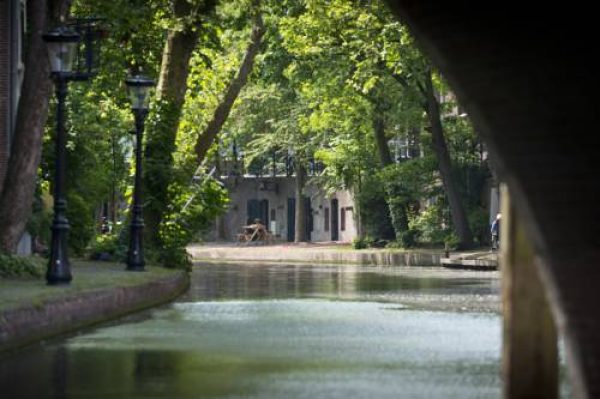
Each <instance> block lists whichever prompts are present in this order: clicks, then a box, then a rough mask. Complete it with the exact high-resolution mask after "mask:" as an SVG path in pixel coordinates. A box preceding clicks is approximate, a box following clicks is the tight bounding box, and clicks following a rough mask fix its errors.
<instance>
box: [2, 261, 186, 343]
mask: <svg viewBox="0 0 600 399" xmlns="http://www.w3.org/2000/svg"><path fill="white" fill-rule="evenodd" d="M188 287H189V276H188V274H187V273H186V272H183V271H181V272H179V273H176V274H175V275H173V276H169V277H165V278H163V279H160V280H155V281H152V282H149V283H145V284H142V285H138V286H129V287H115V288H109V289H101V290H96V291H90V292H83V293H78V294H74V295H70V296H66V297H62V298H58V299H52V300H48V301H47V302H46V303H42V304H36V305H27V306H21V307H18V308H14V309H8V310H6V311H3V312H2V313H0V351H1V350H6V349H11V348H16V347H19V346H22V345H26V344H28V343H31V342H34V341H37V340H40V339H44V338H48V337H51V336H54V335H58V334H62V333H66V332H69V331H73V330H77V329H80V328H82V327H85V326H89V325H92V324H95V323H99V322H103V321H107V320H110V319H114V318H117V317H120V316H124V315H126V314H128V313H132V312H135V311H138V310H142V309H145V308H148V307H152V306H156V305H159V304H162V303H165V302H168V301H170V300H172V299H174V298H176V297H177V296H179V295H180V294H181V293H183V292H184V291H185V290H186V289H187V288H188Z"/></svg>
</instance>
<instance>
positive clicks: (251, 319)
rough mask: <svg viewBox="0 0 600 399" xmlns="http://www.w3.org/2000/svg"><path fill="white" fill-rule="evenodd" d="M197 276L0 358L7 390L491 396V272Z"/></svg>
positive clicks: (241, 271)
mask: <svg viewBox="0 0 600 399" xmlns="http://www.w3.org/2000/svg"><path fill="white" fill-rule="evenodd" d="M192 280H193V283H192V288H191V290H190V292H189V293H188V294H187V295H185V296H184V297H182V298H181V299H180V300H179V301H178V302H176V303H173V304H171V305H168V306H164V307H162V308H158V309H154V310H152V311H148V312H145V313H144V314H142V315H136V316H134V317H130V318H125V319H122V320H120V321H119V322H117V323H112V324H111V325H107V326H104V327H100V328H97V329H94V330H91V331H87V332H85V333H82V334H79V335H77V336H74V337H71V338H68V339H64V340H59V341H56V342H52V343H48V344H45V345H40V346H36V347H33V348H29V349H27V350H23V351H21V352H20V353H18V354H17V355H15V356H14V357H11V358H5V359H3V361H2V363H1V365H0V367H1V370H0V371H1V372H2V374H1V375H2V376H1V377H0V382H1V386H2V389H3V392H7V393H10V394H11V396H7V397H69V398H78V397H86V398H88V397H97V398H105V397H111V398H116V397H122V398H136V397H137V398H145V397H164V398H179V397H181V398H199V397H214V398H342V397H343V398H363V397H372V398H392V397H394V398H395V397H411V398H412V397H415V398H432V397H444V398H484V397H494V398H496V397H499V396H500V377H499V373H500V371H499V357H500V344H501V336H500V334H501V325H500V323H501V321H500V318H499V316H498V315H497V314H496V312H495V309H496V308H497V302H498V297H497V290H498V284H497V279H496V276H495V275H493V274H479V273H476V272H465V273H463V272H458V273H455V274H447V272H446V271H443V270H441V269H440V270H437V271H436V270H433V269H432V270H428V269H426V270H422V271H418V270H415V271H407V270H402V271H400V270H394V269H391V268H388V269H387V270H383V269H382V270H378V269H374V268H358V267H339V266H336V267H313V268H311V267H309V266H269V267H257V266H253V267H246V268H244V267H239V266H218V265H212V266H208V267H201V268H197V269H196V270H195V271H194V274H193V278H192ZM420 293H423V294H422V295H424V296H425V297H426V298H429V300H427V301H422V300H421V299H420V298H421V297H420V295H421V294H420ZM477 297H482V298H484V300H482V301H480V302H484V303H485V305H481V304H477V301H476V300H475V301H474V300H473V299H474V298H477ZM411 298H412V300H410V299H411ZM428 302H432V303H433V302H435V303H437V305H431V304H429V305H428ZM30 381H31V383H30Z"/></svg>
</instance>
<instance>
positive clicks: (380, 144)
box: [373, 104, 393, 168]
mask: <svg viewBox="0 0 600 399" xmlns="http://www.w3.org/2000/svg"><path fill="white" fill-rule="evenodd" d="M373 135H374V136H375V145H376V146H377V153H378V155H379V162H380V163H381V166H383V167H384V168H385V167H386V166H388V165H391V164H392V163H393V160H392V155H391V153H390V146H389V145H388V142H387V140H386V138H385V113H384V110H383V109H382V107H381V106H380V105H379V104H375V106H374V110H373Z"/></svg>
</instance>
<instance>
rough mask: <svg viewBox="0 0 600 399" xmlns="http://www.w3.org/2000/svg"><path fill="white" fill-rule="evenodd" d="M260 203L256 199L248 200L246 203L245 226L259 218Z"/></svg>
mask: <svg viewBox="0 0 600 399" xmlns="http://www.w3.org/2000/svg"><path fill="white" fill-rule="evenodd" d="M260 208H261V203H260V201H259V200H257V199H250V200H248V201H247V202H246V224H252V223H254V219H260V218H261V212H260V210H261V209H260Z"/></svg>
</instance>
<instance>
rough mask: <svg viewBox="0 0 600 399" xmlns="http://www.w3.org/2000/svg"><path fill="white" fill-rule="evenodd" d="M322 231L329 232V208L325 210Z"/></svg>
mask: <svg viewBox="0 0 600 399" xmlns="http://www.w3.org/2000/svg"><path fill="white" fill-rule="evenodd" d="M323 230H325V231H329V208H325V226H324V228H323Z"/></svg>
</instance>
